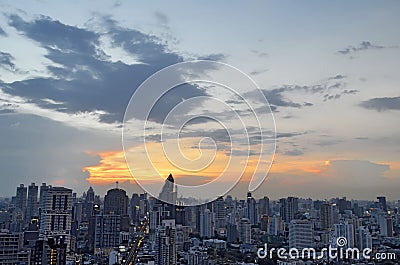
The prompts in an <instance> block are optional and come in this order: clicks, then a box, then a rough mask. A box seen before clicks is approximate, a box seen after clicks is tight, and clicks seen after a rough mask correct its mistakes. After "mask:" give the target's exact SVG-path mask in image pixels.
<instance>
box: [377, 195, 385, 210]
mask: <svg viewBox="0 0 400 265" xmlns="http://www.w3.org/2000/svg"><path fill="white" fill-rule="evenodd" d="M377 199H378V203H379V208H380V209H382V210H383V211H385V212H387V205H386V197H385V196H379V197H377Z"/></svg>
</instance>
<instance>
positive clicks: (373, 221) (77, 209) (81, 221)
mask: <svg viewBox="0 0 400 265" xmlns="http://www.w3.org/2000/svg"><path fill="white" fill-rule="evenodd" d="M174 186H175V184H174V178H173V176H172V175H170V176H169V177H168V178H167V179H166V181H165V185H164V187H163V189H162V191H161V192H160V196H159V198H160V199H161V200H162V199H163V197H165V196H172V197H173V196H175V197H176V192H175V191H174V189H175V188H174ZM161 200H159V199H156V198H153V197H150V196H148V195H147V194H146V193H142V194H136V193H134V194H132V196H131V197H130V198H129V197H128V195H127V193H126V191H124V190H123V189H121V188H119V187H118V182H117V183H116V186H115V187H114V188H111V189H110V190H108V191H107V194H106V195H105V196H104V198H103V197H101V196H100V195H99V194H96V193H95V192H94V190H93V189H92V187H90V188H89V189H88V190H87V191H86V192H84V193H83V195H82V196H77V194H76V193H74V192H73V190H71V189H68V188H65V187H53V186H50V185H47V184H46V183H43V184H42V185H41V186H37V185H36V184H35V183H31V184H30V185H29V186H28V187H27V186H25V185H24V184H20V186H19V187H17V189H16V195H15V196H13V197H12V198H11V199H10V198H2V199H1V204H0V207H1V212H0V227H1V232H0V264H110V265H112V264H143V265H144V264H149V265H150V264H159V265H163V264H189V265H194V264H201V265H206V264H207V265H211V264H282V265H283V264H285V265H289V264H355V263H357V264H398V263H396V262H398V260H399V258H398V257H399V256H398V255H400V211H399V209H400V201H396V202H389V201H388V202H387V201H386V198H385V197H384V196H378V197H377V200H376V201H350V200H347V199H346V198H334V199H331V200H324V201H321V200H313V199H309V198H308V199H302V198H296V197H287V198H282V199H280V200H277V201H273V200H270V199H269V198H268V197H267V196H265V197H263V198H260V199H258V200H257V199H255V198H253V197H252V194H251V193H248V194H247V198H245V199H237V198H232V197H231V196H230V195H228V196H226V197H220V198H218V199H216V200H215V201H212V202H210V203H207V204H203V205H199V206H181V205H180V203H179V201H178V200H179V199H177V204H176V205H172V204H167V203H164V202H163V201H161ZM343 237H344V238H345V239H346V245H347V247H349V248H354V247H357V248H358V249H361V250H362V249H366V248H370V249H371V250H372V254H371V260H365V259H363V258H362V257H352V258H349V259H343V260H340V259H339V258H336V259H332V258H330V257H328V256H327V255H322V256H323V257H322V256H321V257H320V253H321V250H322V249H323V248H326V247H328V246H335V244H336V247H338V245H337V244H338V243H337V239H338V238H343ZM266 244H268V247H271V249H272V248H275V249H276V248H285V249H287V250H288V249H293V248H296V249H298V250H300V251H301V250H302V249H306V248H311V247H312V248H315V249H316V252H317V258H315V257H314V258H308V259H307V258H305V257H300V258H299V259H290V258H288V257H287V256H286V257H281V256H277V255H276V253H275V254H274V255H272V256H271V257H270V256H268V257H267V258H266V257H265V256H261V257H260V255H259V254H260V253H262V252H260V251H258V250H259V249H260V248H262V247H263V246H266ZM339 246H340V245H339ZM322 252H323V250H322ZM257 253H258V254H257ZM374 253H385V256H381V257H384V258H383V259H382V260H381V261H380V260H376V259H375V260H374V258H373V257H376V256H373V254H374ZM278 255H280V254H278ZM396 255H397V257H396ZM371 262H372V263H371ZM380 262H382V263H380Z"/></svg>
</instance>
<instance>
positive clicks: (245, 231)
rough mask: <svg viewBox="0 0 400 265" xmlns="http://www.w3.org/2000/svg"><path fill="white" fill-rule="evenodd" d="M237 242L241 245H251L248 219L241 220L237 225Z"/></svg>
mask: <svg viewBox="0 0 400 265" xmlns="http://www.w3.org/2000/svg"><path fill="white" fill-rule="evenodd" d="M238 230H239V241H240V242H242V243H243V244H250V243H251V224H250V221H249V219H247V218H242V219H240V223H239V229H238Z"/></svg>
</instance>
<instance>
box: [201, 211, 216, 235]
mask: <svg viewBox="0 0 400 265" xmlns="http://www.w3.org/2000/svg"><path fill="white" fill-rule="evenodd" d="M213 223H214V213H212V212H211V211H210V210H209V209H204V212H203V213H201V214H200V236H201V237H207V238H211V237H212V236H213V231H214V229H213Z"/></svg>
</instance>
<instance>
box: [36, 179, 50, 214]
mask: <svg viewBox="0 0 400 265" xmlns="http://www.w3.org/2000/svg"><path fill="white" fill-rule="evenodd" d="M50 188H51V186H50V185H46V183H42V186H40V195H39V209H43V208H44V207H45V205H46V196H47V192H48V190H49V189H50Z"/></svg>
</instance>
